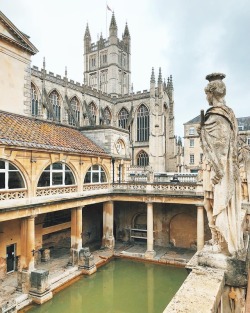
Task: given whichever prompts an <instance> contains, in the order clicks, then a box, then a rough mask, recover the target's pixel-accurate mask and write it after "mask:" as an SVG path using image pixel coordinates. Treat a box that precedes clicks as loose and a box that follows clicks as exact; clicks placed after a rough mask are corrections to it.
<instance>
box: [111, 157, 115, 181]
mask: <svg viewBox="0 0 250 313" xmlns="http://www.w3.org/2000/svg"><path fill="white" fill-rule="evenodd" d="M111 161H112V171H113V184H114V183H115V159H114V158H112V159H111Z"/></svg>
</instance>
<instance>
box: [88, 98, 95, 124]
mask: <svg viewBox="0 0 250 313" xmlns="http://www.w3.org/2000/svg"><path fill="white" fill-rule="evenodd" d="M89 110H90V114H91V116H92V118H93V120H94V122H95V124H96V106H95V104H94V103H93V102H91V103H90V104H89Z"/></svg>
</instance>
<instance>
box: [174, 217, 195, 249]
mask: <svg viewBox="0 0 250 313" xmlns="http://www.w3.org/2000/svg"><path fill="white" fill-rule="evenodd" d="M196 238H197V221H196V218H195V217H194V216H192V215H189V214H187V213H180V214H177V215H175V216H174V217H173V218H172V219H171V221H170V243H171V244H172V245H173V246H175V247H179V248H196Z"/></svg>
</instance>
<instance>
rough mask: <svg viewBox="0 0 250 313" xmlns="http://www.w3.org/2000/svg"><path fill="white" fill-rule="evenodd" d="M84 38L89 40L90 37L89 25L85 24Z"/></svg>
mask: <svg viewBox="0 0 250 313" xmlns="http://www.w3.org/2000/svg"><path fill="white" fill-rule="evenodd" d="M84 38H85V39H86V38H91V36H90V31H89V24H88V23H87V25H86V29H85V34H84Z"/></svg>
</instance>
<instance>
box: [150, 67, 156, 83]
mask: <svg viewBox="0 0 250 313" xmlns="http://www.w3.org/2000/svg"><path fill="white" fill-rule="evenodd" d="M150 83H155V72H154V68H153V67H152V72H151V78H150Z"/></svg>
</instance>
